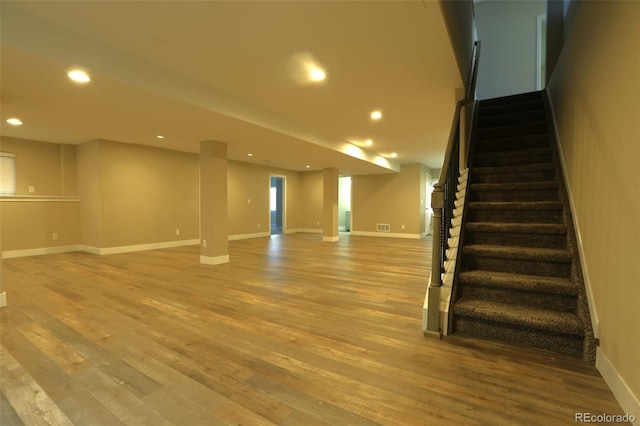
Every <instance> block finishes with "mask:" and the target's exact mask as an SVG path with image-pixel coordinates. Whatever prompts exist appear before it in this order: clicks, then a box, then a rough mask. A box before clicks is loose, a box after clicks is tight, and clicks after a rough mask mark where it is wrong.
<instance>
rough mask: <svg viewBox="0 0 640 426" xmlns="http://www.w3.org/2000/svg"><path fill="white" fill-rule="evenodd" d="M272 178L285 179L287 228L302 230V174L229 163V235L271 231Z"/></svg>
mask: <svg viewBox="0 0 640 426" xmlns="http://www.w3.org/2000/svg"><path fill="white" fill-rule="evenodd" d="M271 175H275V176H283V177H284V178H285V228H286V229H296V228H298V227H299V222H300V219H299V217H300V212H299V207H298V199H299V187H300V173H298V172H294V171H291V170H284V169H278V168H273V167H264V166H258V165H254V164H249V163H241V162H238V161H229V177H228V185H229V235H232V236H234V235H238V236H239V235H247V234H255V233H262V232H270V230H269V186H270V184H269V178H270V176H271ZM249 200H251V203H249ZM258 225H260V227H258Z"/></svg>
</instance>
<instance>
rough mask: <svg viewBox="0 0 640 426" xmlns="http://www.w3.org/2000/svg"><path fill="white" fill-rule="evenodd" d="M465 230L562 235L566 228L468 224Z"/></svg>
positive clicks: (492, 223) (537, 224)
mask: <svg viewBox="0 0 640 426" xmlns="http://www.w3.org/2000/svg"><path fill="white" fill-rule="evenodd" d="M465 229H468V230H470V231H479V232H509V233H521V234H556V235H564V234H566V233H567V227H566V226H565V225H563V224H555V223H508V222H468V223H467V224H466V225H465Z"/></svg>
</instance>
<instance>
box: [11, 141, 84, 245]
mask: <svg viewBox="0 0 640 426" xmlns="http://www.w3.org/2000/svg"><path fill="white" fill-rule="evenodd" d="M2 149H3V150H4V151H6V152H13V153H15V154H16V195H18V196H24V195H26V196H35V197H38V196H40V197H43V199H39V200H35V201H34V200H29V201H26V200H11V201H8V200H4V201H2V203H1V209H2V231H1V232H2V239H3V245H2V249H3V250H4V251H13V250H25V249H35V248H50V247H59V246H74V245H78V244H80V241H81V238H80V222H79V219H80V203H79V202H77V201H64V202H63V201H54V200H51V199H47V198H46V197H51V196H63V195H66V196H76V195H77V192H76V173H75V169H76V147H75V146H73V145H61V144H54V143H47V142H40V141H32V140H28V139H18V138H8V137H2ZM29 186H33V187H34V189H35V192H29ZM53 234H56V237H57V239H56V240H54V239H53Z"/></svg>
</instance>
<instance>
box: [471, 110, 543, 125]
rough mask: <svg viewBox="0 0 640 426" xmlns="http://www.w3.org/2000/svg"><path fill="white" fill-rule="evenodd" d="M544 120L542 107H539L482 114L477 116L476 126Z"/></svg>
mask: <svg viewBox="0 0 640 426" xmlns="http://www.w3.org/2000/svg"><path fill="white" fill-rule="evenodd" d="M540 120H544V109H542V105H541V106H540V108H536V109H531V110H526V111H508V112H504V113H502V114H494V115H482V116H479V117H478V127H479V128H487V127H500V126H504V125H514V124H518V123H527V122H532V121H540Z"/></svg>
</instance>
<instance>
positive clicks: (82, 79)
mask: <svg viewBox="0 0 640 426" xmlns="http://www.w3.org/2000/svg"><path fill="white" fill-rule="evenodd" d="M67 75H68V76H69V78H70V79H71V80H73V81H75V82H76V83H88V82H90V81H91V77H89V74H87V73H86V72H85V71H82V70H71V71H69V72H68V73H67Z"/></svg>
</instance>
